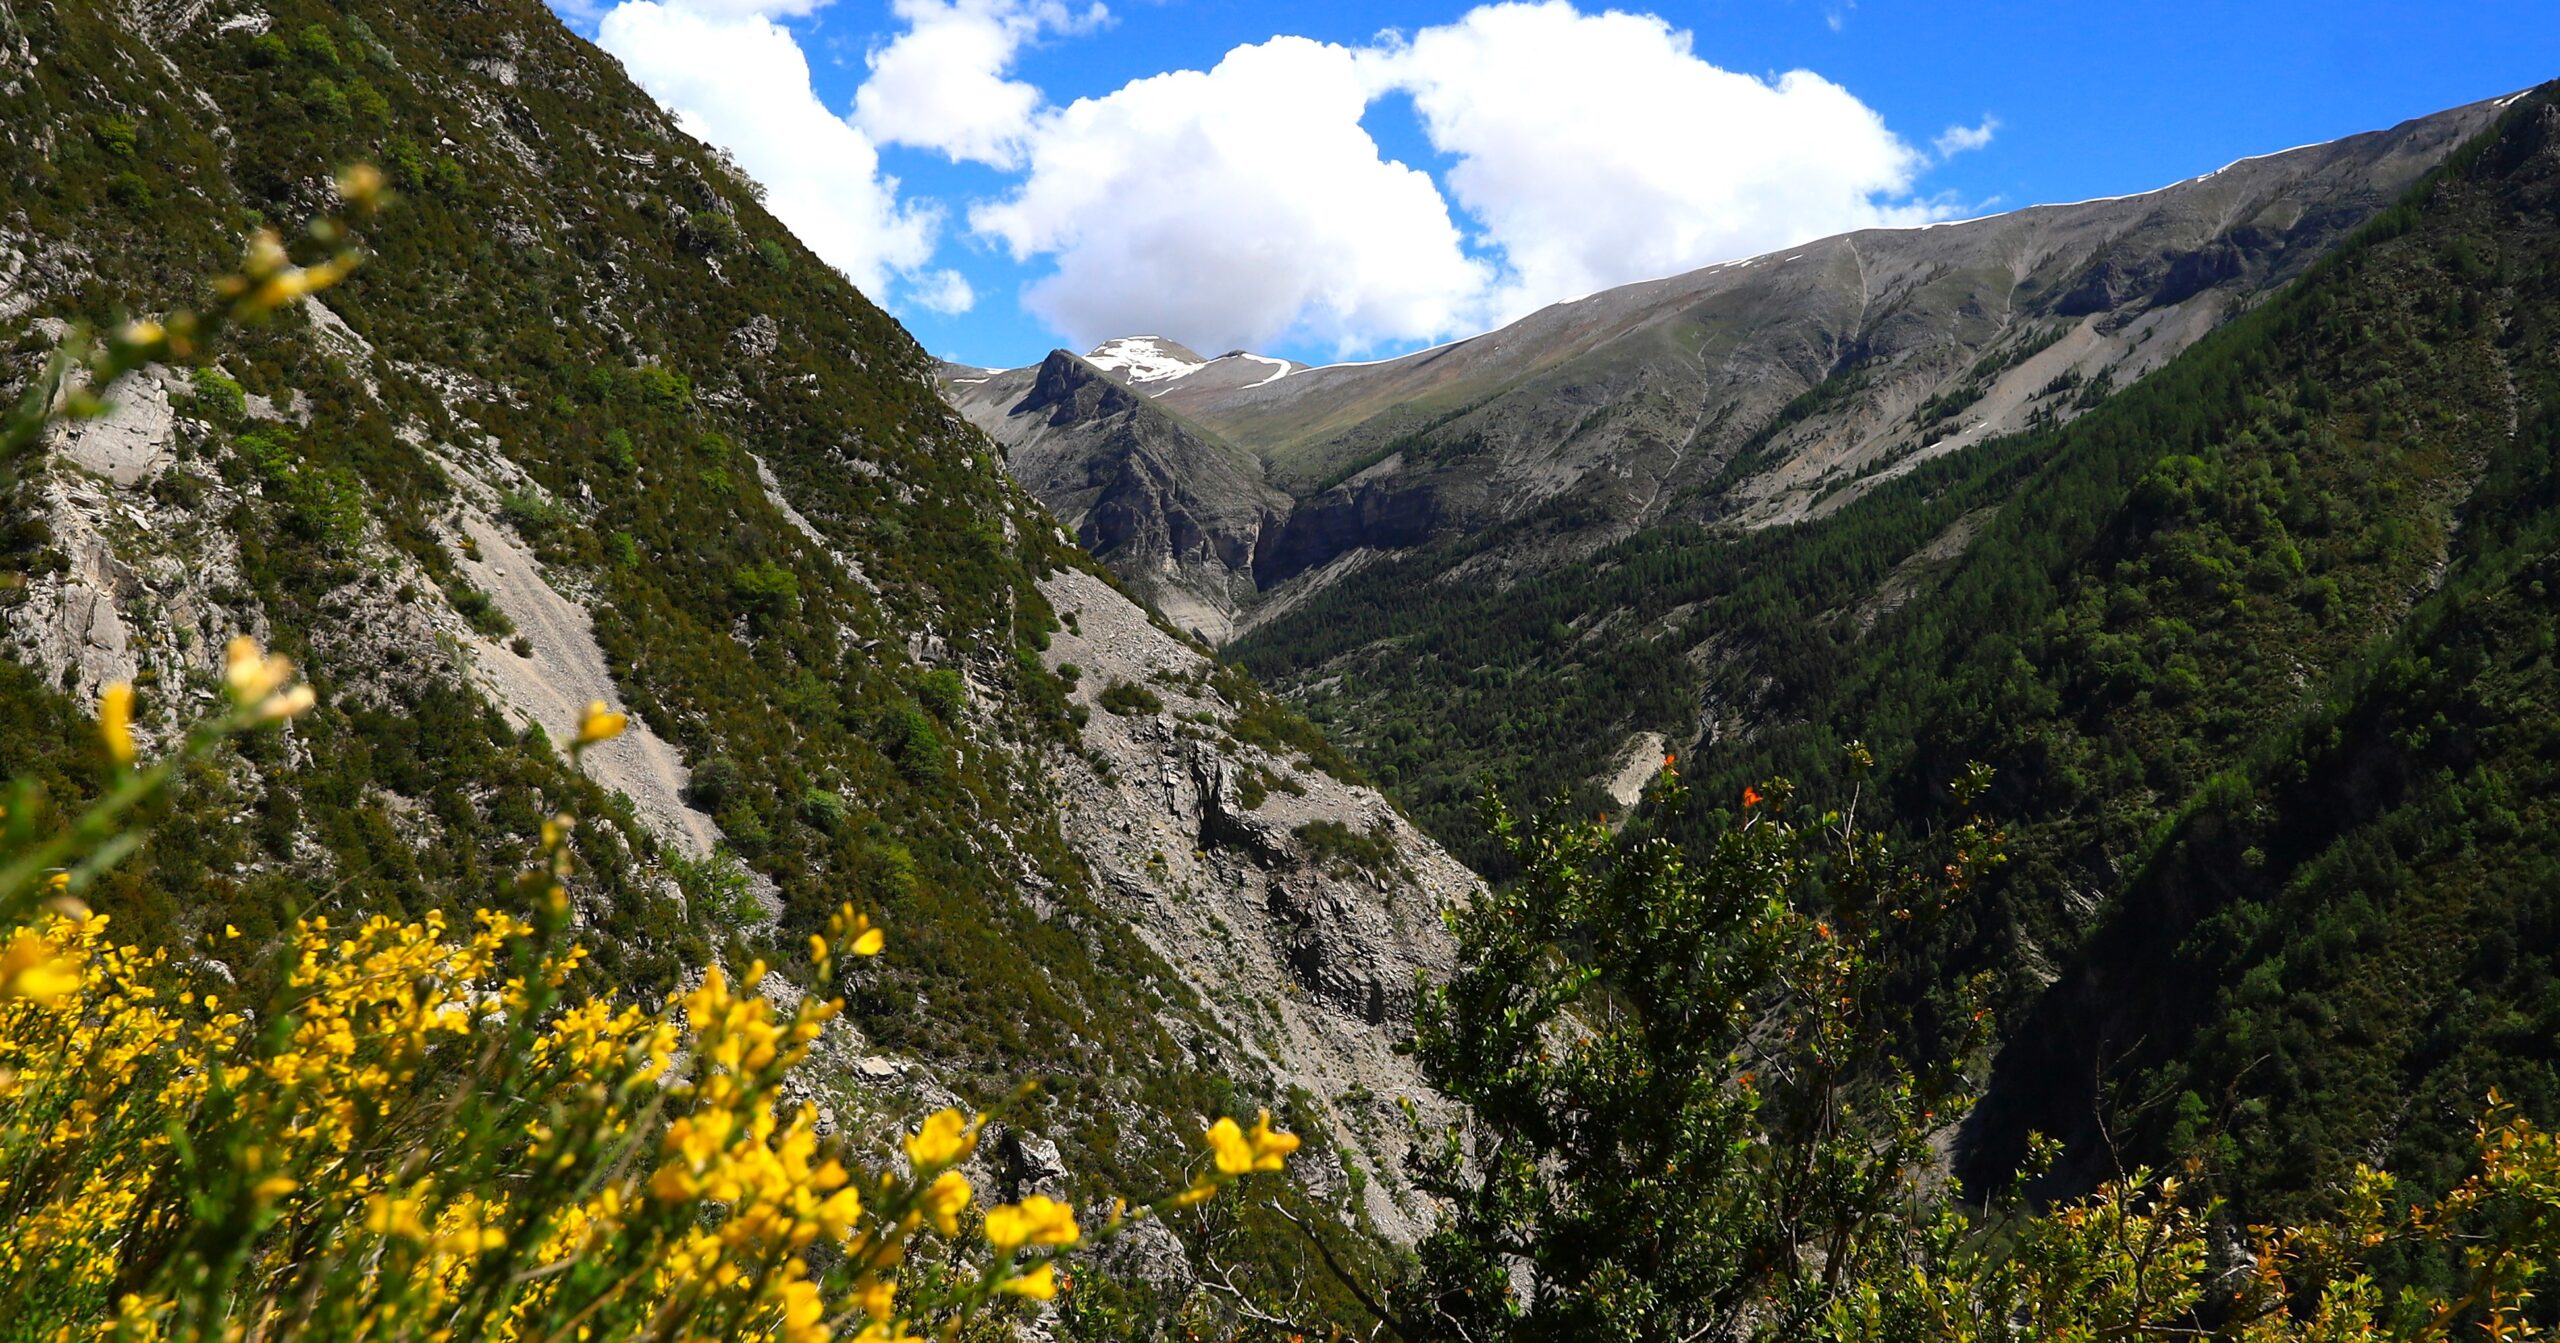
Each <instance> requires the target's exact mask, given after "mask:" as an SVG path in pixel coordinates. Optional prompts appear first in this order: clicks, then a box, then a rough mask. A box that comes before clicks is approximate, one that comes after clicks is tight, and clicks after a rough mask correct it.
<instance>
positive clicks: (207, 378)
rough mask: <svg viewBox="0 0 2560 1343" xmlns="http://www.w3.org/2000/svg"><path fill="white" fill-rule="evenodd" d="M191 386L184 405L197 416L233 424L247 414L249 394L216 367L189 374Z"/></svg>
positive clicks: (215, 421)
mask: <svg viewBox="0 0 2560 1343" xmlns="http://www.w3.org/2000/svg"><path fill="white" fill-rule="evenodd" d="M192 380H193V382H194V384H195V388H194V391H193V393H192V394H191V395H190V396H189V397H188V398H187V408H188V409H189V410H190V411H192V412H194V414H195V415H196V416H197V417H198V418H200V419H206V420H211V421H213V422H214V423H215V424H233V423H237V422H238V421H239V419H240V417H241V416H243V415H246V414H248V413H249V394H248V392H246V391H244V390H243V389H242V388H241V386H240V384H239V383H237V382H235V381H233V380H232V379H231V378H229V377H227V376H225V375H224V373H223V372H222V370H220V369H218V368H211V367H207V368H199V369H197V370H196V371H195V373H194V375H193V379H192Z"/></svg>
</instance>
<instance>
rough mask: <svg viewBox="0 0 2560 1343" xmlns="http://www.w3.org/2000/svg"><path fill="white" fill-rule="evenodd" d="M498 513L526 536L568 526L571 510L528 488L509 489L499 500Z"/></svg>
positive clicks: (539, 534)
mask: <svg viewBox="0 0 2560 1343" xmlns="http://www.w3.org/2000/svg"><path fill="white" fill-rule="evenodd" d="M498 515H499V516H500V517H503V518H505V519H506V520H507V522H508V524H509V525H511V526H513V527H514V528H515V529H516V530H517V531H519V532H522V533H524V534H525V535H526V536H541V535H544V534H545V533H548V532H550V531H552V530H553V529H555V528H559V527H564V526H567V525H568V524H569V523H570V522H571V521H573V519H572V518H571V517H570V514H569V510H567V509H565V508H562V507H561V506H560V505H559V504H557V503H554V502H552V501H551V500H549V499H545V498H543V497H542V496H540V495H538V494H534V493H532V492H531V491H528V490H509V491H507V492H506V494H504V495H503V496H501V497H500V498H499V500H498Z"/></svg>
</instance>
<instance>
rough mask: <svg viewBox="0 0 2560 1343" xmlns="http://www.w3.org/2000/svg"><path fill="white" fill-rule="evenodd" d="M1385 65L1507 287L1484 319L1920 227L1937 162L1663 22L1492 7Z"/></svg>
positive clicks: (1809, 84)
mask: <svg viewBox="0 0 2560 1343" xmlns="http://www.w3.org/2000/svg"><path fill="white" fill-rule="evenodd" d="M1387 60H1388V62H1389V64H1390V66H1391V68H1392V69H1393V71H1394V81H1395V83H1396V85H1397V86H1398V87H1401V88H1403V89H1406V90H1408V91H1409V92H1410V93H1411V94H1412V96H1413V100H1414V106H1415V108H1416V110H1417V111H1419V112H1420V114H1421V116H1422V122H1423V130H1424V133H1425V134H1426V135H1427V136H1428V137H1429V139H1430V141H1431V144H1432V146H1433V147H1434V148H1436V149H1438V150H1440V151H1441V152H1443V153H1445V154H1448V155H1451V156H1452V157H1453V158H1454V159H1455V162H1454V163H1453V164H1452V165H1451V166H1450V168H1449V170H1448V173H1447V177H1448V183H1449V189H1450V192H1451V194H1452V195H1453V196H1455V197H1456V200H1457V203H1458V205H1459V206H1460V207H1462V208H1463V209H1464V210H1465V211H1466V212H1467V213H1468V214H1469V215H1470V216H1472V217H1473V218H1474V219H1475V220H1476V222H1477V223H1478V224H1479V225H1481V227H1482V241H1483V242H1484V243H1485V244H1486V245H1487V246H1489V247H1490V248H1492V249H1493V250H1494V251H1496V252H1497V253H1498V254H1499V255H1500V257H1501V259H1502V263H1503V275H1502V278H1501V280H1500V281H1499V282H1498V285H1497V287H1496V289H1495V291H1494V292H1493V293H1491V294H1489V295H1487V296H1486V297H1487V303H1488V309H1487V311H1488V315H1489V316H1490V317H1492V318H1493V319H1495V320H1497V321H1500V320H1508V319H1510V318H1512V317H1517V316H1519V315H1521V314H1522V313H1525V312H1527V311H1529V310H1531V309H1533V308H1536V307H1539V306H1541V305H1543V304H1547V303H1552V302H1556V301H1558V300H1561V299H1568V298H1574V297H1578V296H1580V295H1582V294H1587V293H1590V292H1592V291H1594V290H1598V289H1603V288H1607V287H1609V286H1612V285H1619V284H1625V283H1629V282H1631V281H1636V280H1643V279H1650V278H1654V277H1657V276H1663V275H1671V274H1676V273H1678V272H1681V271H1686V270H1693V269H1696V268H1697V267H1699V266H1703V265H1706V264H1709V263H1711V262H1714V261H1719V260H1724V259H1728V258H1731V257H1736V256H1746V255H1751V254H1754V253H1758V252H1765V251H1769V250H1772V249H1775V248H1780V247H1785V246H1788V245H1790V244H1793V243H1798V242H1802V241H1805V240H1807V239H1810V238H1815V237H1820V236H1823V235H1826V234H1831V233H1838V232H1842V231H1845V230H1849V229H1857V228H1868V227H1874V226H1878V225H1896V224H1908V223H1917V222H1921V221H1923V220H1926V219H1928V218H1931V217H1933V215H1934V213H1935V212H1934V211H1933V210H1932V209H1931V208H1929V207H1927V206H1925V205H1921V204H1917V203H1914V202H1912V201H1911V200H1910V199H1909V193H1910V190H1911V187H1912V183H1913V180H1914V178H1915V176H1916V175H1917V173H1918V171H1919V170H1920V168H1921V167H1922V166H1924V164H1925V159H1924V158H1923V157H1922V156H1921V155H1920V154H1919V153H1918V152H1917V151H1915V150H1914V149H1913V148H1911V146H1909V145H1907V144H1905V143H1904V142H1903V141H1902V139H1901V138H1900V137H1899V136H1897V135H1895V134H1894V133H1893V132H1892V131H1891V130H1888V129H1887V128H1886V126H1885V124H1884V120H1883V118H1882V117H1880V116H1878V115H1877V114H1876V112H1875V111H1874V110H1873V109H1871V108H1869V107H1867V106H1866V105H1865V104H1864V103H1862V102H1860V101H1859V100H1858V99H1857V98H1855V97H1854V96H1852V95H1851V94H1850V93H1849V91H1848V90H1846V89H1844V88H1842V87H1840V86H1839V85H1837V84H1834V83H1832V82H1831V81H1829V80H1826V79H1824V78H1822V77H1821V76H1819V75H1816V74H1813V73H1811V72H1810V71H1805V70H1791V71H1788V72H1786V73H1784V74H1780V75H1777V76H1775V77H1774V78H1769V79H1762V78H1759V77H1756V76H1752V75H1746V74H1739V73H1736V72H1734V71H1730V70H1724V69H1720V68H1718V67H1716V66H1715V65H1712V64H1710V63H1708V62H1707V61H1705V60H1703V59H1701V58H1700V57H1699V56H1698V55H1697V54H1696V53H1695V51H1694V50H1693V49H1692V39H1691V35H1690V34H1689V33H1688V32H1686V31H1684V30H1680V29H1675V28H1673V27H1672V26H1671V25H1670V24H1669V23H1668V22H1666V21H1664V20H1663V19H1661V18H1659V17H1657V16H1654V15H1651V14H1628V13H1622V12H1618V11H1614V10H1613V11H1610V12H1607V13H1602V14H1585V13H1582V12H1580V11H1579V10H1577V9H1575V8H1574V7H1573V6H1572V5H1571V4H1568V3H1564V0H1549V2H1548V3H1542V4H1498V5H1486V6H1482V7H1479V8H1477V9H1474V10H1471V11H1469V12H1468V13H1467V14H1466V15H1465V16H1464V17H1462V18H1460V19H1459V20H1458V21H1457V22H1455V23H1452V24H1447V25H1443V26H1440V27H1434V28H1426V29H1423V30H1422V31H1420V32H1418V33H1416V34H1415V35H1414V36H1413V38H1412V40H1411V41H1410V42H1409V43H1407V44H1405V45H1403V46H1402V47H1401V48H1398V49H1395V50H1393V51H1392V52H1391V53H1390V54H1389V55H1388V57H1387Z"/></svg>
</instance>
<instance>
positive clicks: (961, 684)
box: [916, 667, 969, 723]
mask: <svg viewBox="0 0 2560 1343" xmlns="http://www.w3.org/2000/svg"><path fill="white" fill-rule="evenodd" d="M916 698H917V699H918V700H920V701H922V702H923V704H924V707H926V708H927V709H930V710H932V711H933V716H934V717H936V718H939V719H941V720H942V721H943V722H946V723H956V722H959V721H960V711H961V710H962V709H964V708H966V707H968V703H969V683H968V682H967V681H965V680H963V679H962V678H961V676H960V673H958V672H956V671H952V670H951V669H949V668H947V667H946V668H942V669H940V670H937V671H929V672H926V673H925V674H924V675H922V676H920V677H917V678H916Z"/></svg>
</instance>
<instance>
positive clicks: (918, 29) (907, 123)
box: [853, 0, 1110, 168]
mask: <svg viewBox="0 0 2560 1343" xmlns="http://www.w3.org/2000/svg"><path fill="white" fill-rule="evenodd" d="M890 9H891V11H892V12H893V13H895V14H896V15H897V17H898V18H899V19H901V20H902V21H904V22H905V24H906V29H905V31H903V32H901V33H899V34H898V35H897V36H896V37H895V38H893V39H891V40H890V41H889V43H888V44H887V45H885V46H881V47H878V48H875V49H874V50H873V51H872V52H871V54H870V57H869V58H868V63H869V65H870V70H871V74H870V78H868V79H866V80H865V81H864V82H863V85H862V87H861V88H860V89H859V90H857V91H856V92H855V94H854V103H853V107H854V112H853V119H854V124H856V125H858V126H860V127H861V128H862V129H863V130H864V131H866V132H868V133H869V134H870V135H871V136H872V138H873V139H875V140H878V141H879V142H881V143H883V144H903V145H912V146H915V147H917V148H921V149H933V150H939V151H941V152H942V153H943V154H946V155H948V156H950V157H951V158H953V159H968V160H974V161H976V162H979V163H985V164H991V165H993V166H995V167H998V168H1016V167H1019V166H1021V161H1022V141H1023V137H1024V136H1025V134H1026V133H1027V132H1028V131H1029V129H1030V126H1031V118H1032V114H1033V113H1034V112H1036V111H1038V110H1039V108H1040V107H1041V105H1042V103H1043V102H1044V99H1043V98H1042V97H1041V93H1040V90H1039V89H1037V88H1034V87H1033V86H1031V85H1030V84H1027V83H1025V82H1023V81H1021V80H1018V79H1009V78H1007V77H1006V76H1007V74H1008V73H1009V72H1010V71H1011V70H1012V68H1013V60H1014V56H1015V54H1016V53H1017V52H1019V51H1021V50H1022V48H1023V46H1024V45H1025V44H1026V43H1029V42H1030V41H1032V40H1033V39H1035V38H1037V37H1038V36H1040V34H1041V33H1043V32H1044V31H1045V32H1061V33H1072V32H1081V31H1085V30H1087V29H1091V28H1096V27H1100V26H1101V25H1102V24H1103V23H1104V22H1106V21H1107V20H1108V19H1109V18H1110V11H1109V10H1108V9H1106V8H1104V7H1103V6H1102V5H1100V4H1094V5H1092V6H1090V7H1088V8H1087V9H1085V10H1084V11H1083V12H1081V13H1078V12H1076V11H1074V10H1071V9H1069V8H1068V7H1067V6H1066V5H1065V4H1064V3H1061V2H1060V0H893V3H892V4H891V5H890Z"/></svg>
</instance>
